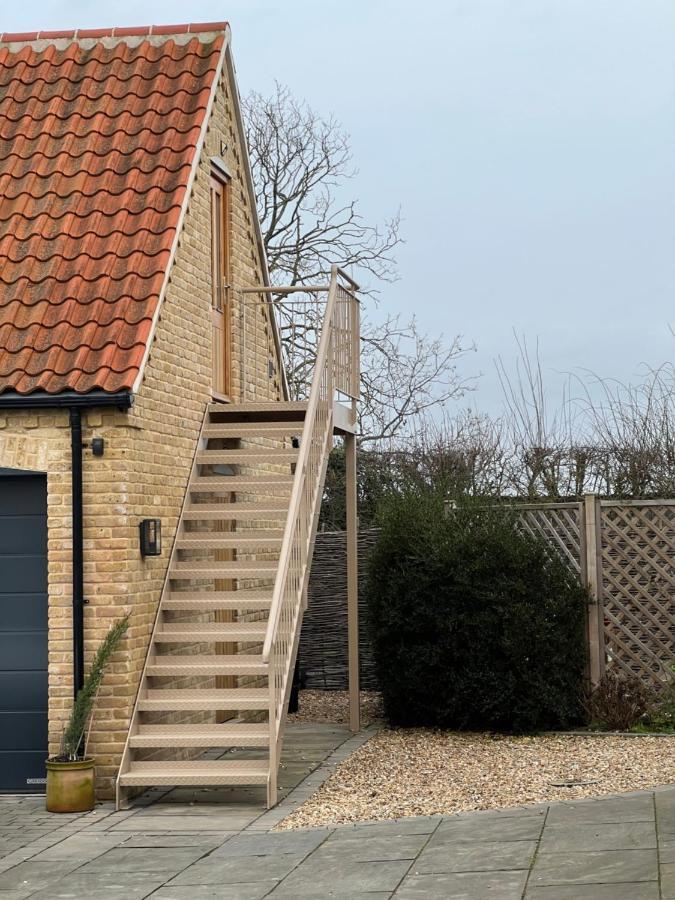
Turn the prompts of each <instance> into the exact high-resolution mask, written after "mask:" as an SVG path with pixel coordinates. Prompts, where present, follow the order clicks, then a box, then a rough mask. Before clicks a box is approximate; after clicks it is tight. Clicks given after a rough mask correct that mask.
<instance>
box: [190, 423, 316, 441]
mask: <svg viewBox="0 0 675 900" xmlns="http://www.w3.org/2000/svg"><path fill="white" fill-rule="evenodd" d="M304 426H305V423H304V420H303V419H295V420H290V421H288V422H215V423H213V424H210V425H205V426H204V431H203V432H202V434H203V436H204V437H206V438H220V437H222V438H231V437H261V438H262V437H270V436H271V437H274V438H278V437H279V436H281V437H285V436H286V435H288V436H289V437H290V436H295V435H300V434H302V430H303V428H304Z"/></svg>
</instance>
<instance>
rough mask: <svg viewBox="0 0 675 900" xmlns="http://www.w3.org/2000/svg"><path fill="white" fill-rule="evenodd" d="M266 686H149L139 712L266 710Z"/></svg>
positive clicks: (267, 699) (267, 695)
mask: <svg viewBox="0 0 675 900" xmlns="http://www.w3.org/2000/svg"><path fill="white" fill-rule="evenodd" d="M268 704H269V692H268V689H267V688H226V689H222V688H215V689H207V688H203V689H201V690H200V689H198V688H150V689H149V690H148V691H147V692H146V695H145V697H142V698H141V699H140V700H139V701H138V708H139V710H141V711H142V712H172V711H174V710H214V709H244V710H246V709H267V707H268Z"/></svg>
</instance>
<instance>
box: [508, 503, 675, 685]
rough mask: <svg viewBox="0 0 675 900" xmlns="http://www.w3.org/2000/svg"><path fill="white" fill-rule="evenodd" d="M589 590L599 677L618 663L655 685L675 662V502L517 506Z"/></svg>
mask: <svg viewBox="0 0 675 900" xmlns="http://www.w3.org/2000/svg"><path fill="white" fill-rule="evenodd" d="M518 519H519V523H520V525H521V527H522V528H523V530H526V531H529V532H530V533H532V534H538V535H540V536H542V537H544V538H545V539H546V540H547V541H549V542H550V543H551V544H552V545H554V546H555V547H557V549H558V550H559V551H560V552H561V553H562V554H563V555H564V557H565V559H567V561H568V562H569V564H570V566H571V567H572V569H573V570H574V571H575V572H576V573H577V574H578V575H579V577H580V578H581V580H582V583H583V584H585V585H586V587H587V588H588V590H589V592H590V594H591V597H592V598H593V601H594V602H593V603H592V604H591V606H589V614H588V638H589V668H590V677H591V680H592V681H593V682H597V680H598V679H599V678H600V677H601V676H602V673H603V672H604V671H605V668H606V667H607V666H611V665H614V666H619V667H620V668H621V669H623V670H624V671H626V672H632V673H634V674H636V675H639V676H640V677H641V678H642V679H644V680H645V681H648V682H652V683H654V684H657V685H658V684H659V683H662V682H663V680H664V678H665V677H667V676H668V675H672V670H671V668H670V667H671V665H672V664H673V662H674V661H675V500H601V499H599V498H598V497H596V496H595V495H588V496H587V497H585V498H584V500H583V501H582V502H581V503H546V504H533V505H531V506H524V507H521V508H519V517H518Z"/></svg>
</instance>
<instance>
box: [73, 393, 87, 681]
mask: <svg viewBox="0 0 675 900" xmlns="http://www.w3.org/2000/svg"><path fill="white" fill-rule="evenodd" d="M70 466H71V476H72V491H71V493H72V511H73V692H74V694H75V696H76V697H77V692H78V691H79V690H80V688H81V687H82V685H83V684H84V536H83V525H82V520H83V514H82V412H81V411H80V409H79V408H78V407H71V410H70Z"/></svg>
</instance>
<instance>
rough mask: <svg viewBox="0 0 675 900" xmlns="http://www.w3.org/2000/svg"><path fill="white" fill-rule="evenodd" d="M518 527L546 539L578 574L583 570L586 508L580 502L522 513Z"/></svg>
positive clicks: (550, 504) (528, 507)
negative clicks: (584, 515)
mask: <svg viewBox="0 0 675 900" xmlns="http://www.w3.org/2000/svg"><path fill="white" fill-rule="evenodd" d="M516 524H517V527H518V528H519V529H520V530H521V531H522V532H524V533H527V534H531V535H533V536H535V537H539V538H543V539H544V540H545V541H546V542H547V543H548V544H549V545H550V546H552V547H554V548H555V549H556V550H557V551H558V553H559V554H560V555H561V556H562V557H563V559H565V560H566V561H567V562H568V563H569V565H570V568H571V569H572V571H573V572H574V573H575V575H578V576H579V577H581V575H582V571H583V565H584V563H583V543H582V540H583V538H582V530H583V506H582V505H581V504H579V503H549V504H547V505H545V506H544V505H542V506H525V507H523V508H522V509H519V510H518V516H517V519H516Z"/></svg>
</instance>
